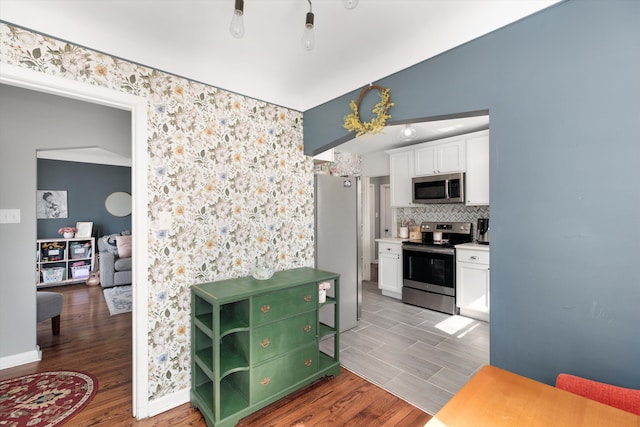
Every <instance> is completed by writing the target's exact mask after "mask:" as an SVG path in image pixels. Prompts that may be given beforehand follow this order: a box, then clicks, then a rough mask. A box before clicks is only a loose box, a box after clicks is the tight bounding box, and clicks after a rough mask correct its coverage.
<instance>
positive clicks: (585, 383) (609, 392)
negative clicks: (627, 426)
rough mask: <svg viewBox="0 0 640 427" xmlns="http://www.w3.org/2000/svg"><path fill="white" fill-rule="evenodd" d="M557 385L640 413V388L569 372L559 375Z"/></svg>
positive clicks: (601, 401)
mask: <svg viewBox="0 0 640 427" xmlns="http://www.w3.org/2000/svg"><path fill="white" fill-rule="evenodd" d="M556 387H557V388H559V389H562V390H566V391H569V392H571V393H573V394H577V395H580V396H582V397H586V398H587V399H591V400H595V401H597V402H600V403H604V404H605V405H609V406H613V407H615V408H618V409H622V410H623V411H627V412H632V413H634V414H636V415H640V390H635V389H631V388H624V387H618V386H615V385H611V384H606V383H601V382H598V381H594V380H589V379H586V378H581V377H576V376H574V375H569V374H560V375H558V378H556Z"/></svg>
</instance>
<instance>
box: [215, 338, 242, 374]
mask: <svg viewBox="0 0 640 427" xmlns="http://www.w3.org/2000/svg"><path fill="white" fill-rule="evenodd" d="M248 346H249V332H238V333H236V334H233V335H227V336H226V337H224V338H223V339H221V340H220V378H223V377H224V376H226V375H228V374H230V373H233V372H237V371H239V370H247V369H249V357H248V354H249V349H248Z"/></svg>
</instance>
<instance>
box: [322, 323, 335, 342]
mask: <svg viewBox="0 0 640 427" xmlns="http://www.w3.org/2000/svg"><path fill="white" fill-rule="evenodd" d="M335 333H336V329H335V328H332V327H331V326H329V325H325V324H324V323H320V330H319V331H318V337H319V338H321V339H322V338H323V337H326V336H328V335H335Z"/></svg>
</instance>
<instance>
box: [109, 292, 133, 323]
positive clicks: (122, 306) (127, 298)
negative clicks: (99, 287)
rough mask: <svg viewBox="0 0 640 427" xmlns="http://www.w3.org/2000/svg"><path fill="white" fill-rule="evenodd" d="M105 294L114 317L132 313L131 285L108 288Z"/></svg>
mask: <svg viewBox="0 0 640 427" xmlns="http://www.w3.org/2000/svg"><path fill="white" fill-rule="evenodd" d="M103 293H104V299H105V301H106V302H107V306H108V307H109V313H111V315H112V316H113V315H116V314H120V313H128V312H130V311H131V305H132V304H131V302H132V296H131V285H126V286H116V287H113V288H106V289H105V290H104V292H103Z"/></svg>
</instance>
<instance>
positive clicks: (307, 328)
mask: <svg viewBox="0 0 640 427" xmlns="http://www.w3.org/2000/svg"><path fill="white" fill-rule="evenodd" d="M302 329H304V331H305V332H309V331H310V330H311V325H304V328H302Z"/></svg>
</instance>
